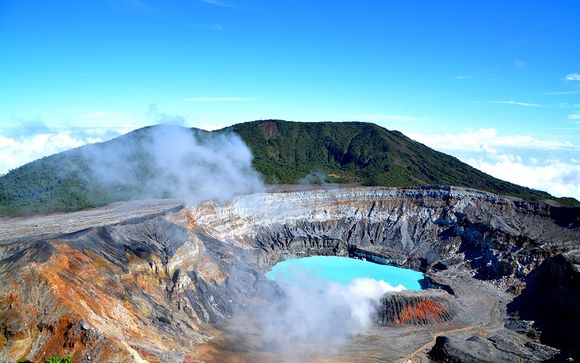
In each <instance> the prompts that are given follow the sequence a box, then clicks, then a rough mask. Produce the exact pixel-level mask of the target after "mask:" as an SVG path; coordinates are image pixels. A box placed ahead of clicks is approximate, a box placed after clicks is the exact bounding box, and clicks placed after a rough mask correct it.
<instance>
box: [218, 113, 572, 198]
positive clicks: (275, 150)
mask: <svg viewBox="0 0 580 363" xmlns="http://www.w3.org/2000/svg"><path fill="white" fill-rule="evenodd" d="M224 130H231V131H234V132H236V133H237V134H239V135H240V136H241V137H242V139H243V140H244V141H245V142H246V144H248V146H249V147H250V148H251V149H252V151H253V153H254V166H255V167H256V169H257V170H258V171H259V172H260V173H262V174H263V175H264V176H265V178H266V181H268V182H271V183H296V182H298V181H299V180H300V179H302V178H305V177H307V176H308V174H309V173H312V172H313V171H321V172H323V173H325V174H326V177H327V179H328V181H330V182H339V183H345V182H359V183H363V184H366V185H381V186H393V187H401V186H417V185H435V184H437V185H455V186H465V187H470V188H475V189H480V190H485V191H490V192H493V193H497V194H504V195H511V196H516V197H520V198H523V199H532V200H533V199H554V197H553V196H551V195H550V194H548V193H546V192H542V191H538V190H534V189H530V188H526V187H522V186H519V185H516V184H512V183H509V182H506V181H503V180H500V179H497V178H494V177H492V176H490V175H488V174H485V173H483V172H481V171H479V170H477V169H475V168H473V167H471V166H469V165H467V164H465V163H463V162H461V161H459V160H458V159H457V158H455V157H453V156H450V155H447V154H444V153H441V152H438V151H435V150H433V149H431V148H429V147H427V146H425V145H423V144H421V143H418V142H416V141H414V140H411V139H409V138H408V137H406V136H405V135H403V134H402V133H400V132H398V131H389V130H386V129H384V128H382V127H380V126H377V125H375V124H371V123H364V122H340V123H336V122H311V123H308V122H288V121H280V120H268V121H254V122H245V123H241V124H237V125H233V126H231V127H228V128H226V129H224ZM306 179H307V181H308V178H306ZM561 199H562V198H561Z"/></svg>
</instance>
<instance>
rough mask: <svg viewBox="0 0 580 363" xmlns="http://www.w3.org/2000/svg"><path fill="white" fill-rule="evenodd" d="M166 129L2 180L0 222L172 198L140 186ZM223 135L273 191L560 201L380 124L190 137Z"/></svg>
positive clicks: (60, 157) (257, 124)
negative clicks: (101, 164)
mask: <svg viewBox="0 0 580 363" xmlns="http://www.w3.org/2000/svg"><path fill="white" fill-rule="evenodd" d="M163 127H167V126H152V127H146V128H143V129H139V130H135V131H133V132H131V133H128V134H126V135H123V136H120V137H118V138H115V139H113V140H111V141H107V142H104V143H100V144H95V145H87V146H83V147H80V148H77V149H73V150H68V151H65V152H62V153H59V154H55V155H51V156H49V157H45V158H42V159H39V160H36V161H33V162H31V163H29V164H26V165H24V166H22V167H20V168H18V169H15V170H12V171H11V172H9V173H8V174H6V175H4V176H2V177H0V214H13V213H19V214H21V213H36V212H50V211H72V210H78V209H82V208H87V207H93V206H99V205H103V204H106V203H110V202H114V201H119V200H127V199H131V198H135V197H139V196H143V195H146V196H147V197H167V196H171V190H170V188H165V189H162V190H155V191H153V192H152V191H150V190H144V189H146V188H145V186H144V185H143V184H142V183H140V182H139V181H142V180H147V179H148V178H151V176H152V175H154V174H155V170H154V169H153V168H152V167H151V165H152V162H151V160H150V158H151V156H150V153H148V152H147V151H148V150H147V148H148V145H149V142H150V141H151V140H150V139H151V138H152V137H153V136H152V135H153V132H154V131H155V130H158V129H159V128H163ZM223 131H226V132H227V131H230V132H235V133H237V134H238V135H239V136H240V137H241V138H242V139H243V141H244V142H245V143H246V144H247V145H248V147H249V148H250V149H251V151H252V153H253V155H254V160H253V165H254V167H255V168H256V170H257V171H259V172H260V173H261V174H262V175H263V176H264V178H265V180H266V181H267V182H269V183H290V184H291V183H298V182H304V181H306V182H319V181H329V182H337V183H351V182H352V183H361V184H364V185H380V186H396V187H405V186H417V185H455V186H465V187H471V188H475V189H480V190H486V191H490V192H494V193H497V194H504V195H511V196H516V197H520V198H523V199H532V200H534V199H556V198H554V197H552V196H551V195H550V194H548V193H546V192H542V191H537V190H533V189H529V188H525V187H521V186H518V185H515V184H512V183H508V182H505V181H502V180H499V179H496V178H493V177H491V176H489V175H487V174H485V173H482V172H481V171H479V170H477V169H475V168H472V167H470V166H469V165H467V164H465V163H462V162H461V161H459V160H458V159H456V158H454V157H452V156H449V155H446V154H443V153H440V152H437V151H435V150H433V149H430V148H428V147H426V146H425V145H423V144H420V143H418V142H415V141H413V140H411V139H409V138H408V137H406V136H405V135H403V134H402V133H400V132H397V131H389V130H386V129H384V128H382V127H379V126H377V125H374V124H369V123H362V122H344V123H332V122H312V123H307V122H288V121H280V120H268V121H253V122H246V123H241V124H237V125H233V126H231V127H228V128H225V129H223V130H218V131H215V132H212V133H208V132H206V131H203V130H196V129H192V130H191V135H192V137H194V138H197V139H200V138H201V139H203V138H204V137H206V136H207V135H215V133H220V132H223ZM166 147H168V148H171V147H175V146H174V145H166ZM111 150H114V151H115V152H111ZM118 150H121V151H122V152H123V157H122V158H119V157H118V155H117V151H118ZM87 155H93V156H94V155H100V156H101V157H100V158H101V159H103V157H102V155H106V158H117V159H118V160H116V159H115V160H113V161H111V162H110V163H108V164H106V168H104V169H105V170H101V171H100V173H102V174H111V175H116V176H117V178H118V179H119V181H116V180H115V181H114V182H107V183H102V182H98V180H99V178H97V177H96V175H94V170H93V169H94V168H93V166H94V165H92V164H94V162H93V159H91V158H88V157H87ZM101 169H103V168H101ZM200 177H202V176H200ZM560 200H561V201H563V202H570V201H571V202H572V203H577V201H575V200H566V199H560Z"/></svg>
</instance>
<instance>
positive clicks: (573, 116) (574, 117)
mask: <svg viewBox="0 0 580 363" xmlns="http://www.w3.org/2000/svg"><path fill="white" fill-rule="evenodd" d="M568 119H569V120H572V121H577V120H580V113H578V112H575V113H572V114H569V115H568Z"/></svg>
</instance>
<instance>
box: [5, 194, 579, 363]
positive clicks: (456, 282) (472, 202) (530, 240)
mask: <svg viewBox="0 0 580 363" xmlns="http://www.w3.org/2000/svg"><path fill="white" fill-rule="evenodd" d="M159 205H163V208H159V207H156V206H159ZM107 208H108V209H107ZM107 208H105V209H97V210H92V211H83V212H78V213H80V214H73V215H70V214H61V215H51V216H42V217H31V218H27V219H23V218H16V219H6V218H4V219H0V280H1V281H2V284H1V285H0V331H1V332H2V334H0V360H2V361H10V360H15V359H18V358H21V357H28V358H30V359H34V360H42V359H45V358H46V357H49V356H52V355H65V354H71V355H72V356H73V359H74V361H75V362H76V361H79V362H81V361H82V362H88V361H111V362H125V361H137V362H141V361H152V362H160V361H164V362H165V361H188V360H194V359H197V358H196V357H198V356H199V354H201V353H200V351H199V349H200V348H198V347H199V346H198V344H200V343H204V342H207V341H208V340H210V339H211V338H212V337H214V336H219V335H220V332H221V331H223V329H224V328H225V325H226V324H227V322H228V320H229V319H230V318H231V317H232V316H234V315H235V314H236V312H239V311H241V310H243V309H246V308H247V307H248V306H255V305H256V304H262V303H265V304H267V303H268V299H269V298H270V297H272V296H280V294H281V292H280V291H278V290H277V288H276V285H275V284H274V283H272V282H270V281H268V280H266V279H265V277H264V272H265V271H266V270H267V268H269V267H270V266H271V265H273V264H274V263H276V262H278V261H280V260H282V259H284V258H285V257H287V256H288V255H298V256H305V255H343V256H348V255H350V256H356V257H360V258H366V259H369V260H373V261H375V262H379V263H388V264H394V265H400V266H405V267H411V268H414V269H418V270H421V271H423V272H425V273H426V276H427V279H426V281H425V284H426V285H425V286H426V287H440V288H442V289H441V290H437V291H433V290H426V291H424V292H421V293H410V292H407V293H403V294H401V295H391V296H386V297H385V298H384V299H383V301H384V305H383V307H384V309H382V310H381V313H380V314H379V315H378V316H379V318H378V321H379V322H380V324H379V325H383V326H381V327H380V329H394V330H389V332H391V331H392V333H389V334H395V335H396V334H399V333H397V332H398V331H401V333H400V339H401V341H404V342H405V344H401V345H400V346H401V348H400V349H394V346H393V353H392V354H393V357H402V356H404V354H405V352H409V351H410V350H411V351H412V350H413V349H416V348H417V347H419V346H421V345H422V344H425V343H427V342H428V339H430V335H429V334H431V333H428V332H432V333H433V334H435V333H437V332H441V331H449V332H450V333H449V334H448V335H449V336H447V335H446V336H447V338H448V339H447V340H445V338H443V337H441V338H440V339H439V340H438V342H437V344H436V346H435V348H434V349H435V350H434V351H433V354H431V355H430V356H431V357H434V358H433V359H435V358H437V359H440V357H441V354H443V353H441V352H447V353H445V354H447V356H448V357H453V356H454V355H453V354H454V353H452V352H453V351H461V349H463V350H465V349H468V350H469V349H471V348H469V347H470V346H472V345H477V346H478V347H484V346H485V347H491V346H492V345H493V346H494V347H496V349H499V348H497V347H498V346H499V344H500V343H497V342H494V341H493V340H491V339H492V337H493V336H494V334H495V335H497V336H499V337H505V336H507V335H506V334H513V336H514V337H516V338H513V339H511V338H510V339H508V340H509V341H511V342H517V344H516V345H517V347H519V348H518V349H522V350H523V351H522V352H520V353H518V354H519V355H518V356H519V357H528V356H530V357H540V356H541V355H538V354H540V353H533V352H532V351H533V350H534V349H536V348H537V347H540V345H537V344H539V343H538V342H536V340H537V339H536V338H534V337H533V336H526V335H525V334H520V333H517V332H515V331H510V332H508V333H506V331H507V330H506V329H503V324H504V321H506V319H508V317H506V316H505V314H504V310H505V303H506V302H507V300H508V299H507V298H505V296H511V298H513V297H514V296H517V295H518V294H520V293H521V295H519V297H518V298H516V300H515V301H514V304H516V305H517V306H518V309H517V311H518V313H519V314H520V316H521V318H522V319H527V320H536V321H537V323H538V324H536V325H537V326H536V327H537V328H538V329H540V331H541V334H540V337H541V339H547V340H543V341H545V342H550V343H552V344H554V345H556V344H555V343H554V341H552V340H550V338H548V336H554V337H556V336H555V335H549V334H548V332H549V331H551V330H550V329H551V328H550V325H549V324H542V317H541V313H540V314H538V312H537V311H538V309H539V308H541V307H539V306H537V305H534V301H533V300H534V299H535V297H537V296H539V295H542V294H545V293H546V291H547V294H550V293H552V295H555V293H558V294H560V293H566V294H569V295H570V296H572V297H574V296H576V297H577V296H578V295H577V294H578V285H577V281H576V280H574V281H572V283H570V281H569V276H576V275H575V274H577V271H578V269H577V263H576V262H574V263H569V262H566V261H572V260H569V259H568V260H567V259H566V258H567V257H566V258H560V257H558V256H569V253H570V252H569V251H572V250H575V249H578V245H579V243H580V212H579V210H580V209H579V208H563V207H557V206H553V205H549V204H544V203H540V202H523V201H521V200H517V199H510V198H503V197H499V196H496V195H493V194H489V193H483V192H478V191H473V190H466V189H459V188H449V187H441V188H418V189H394V188H393V189H389V188H342V189H335V190H311V191H302V192H292V193H263V194H255V195H249V196H244V197H240V198H237V199H235V200H234V201H232V202H231V203H227V204H224V205H218V204H216V203H214V202H207V203H203V204H201V205H199V206H197V207H194V208H189V207H184V206H181V205H179V203H175V202H167V201H164V202H156V201H151V202H140V203H136V202H129V203H126V204H118V205H116V206H115V207H114V208H112V209H111V207H107ZM144 210H145V211H148V212H144ZM86 221H90V223H89V224H88V225H87V222H86ZM574 261H575V260H574ZM538 266H540V267H538ZM554 277H555V280H556V281H557V282H556V284H555V285H553V286H551V285H549V284H546V283H545V282H542V281H544V280H546V279H547V280H549V279H551V278H554ZM547 280H546V281H547ZM443 290H444V291H443ZM506 291H507V293H506ZM522 291H523V292H522ZM480 294H481V295H480ZM509 294H512V295H509ZM511 298H510V299H511ZM518 299H519V300H518ZM553 299H555V300H557V301H558V303H561V304H562V306H565V308H563V309H560V310H558V311H554V315H553V316H551V317H550V319H551V320H553V321H564V320H565V317H564V316H562V314H564V313H565V314H572V315H574V314H576V315H577V305H576V306H574V305H573V303H574V301H576V300H574V299H575V298H572V299H571V300H570V302H569V303H566V301H565V298H562V299H561V298H559V297H556V296H554V297H553ZM504 300H506V301H504ZM536 303H537V302H536ZM514 306H515V305H514ZM387 307H389V308H387ZM510 319H511V321H521V320H518V319H519V318H518V316H512V317H511V318H510ZM514 319H515V320H514ZM409 324H411V325H412V326H416V327H420V329H423V330H420V331H421V332H423V333H422V334H418V335H417V336H418V337H419V336H420V338H413V334H411V333H409V332H408V331H405V332H403V330H398V329H404V328H402V327H406V326H409ZM532 325H533V324H532ZM557 326H559V327H561V326H563V325H557ZM564 327H565V328H566V329H568V328H570V329H572V327H570V326H567V327H566V326H564ZM418 329H419V328H418ZM425 329H426V330H425ZM456 329H461V331H462V332H463V333H465V332H466V331H471V330H473V331H475V330H478V329H479V330H482V331H485V332H487V333H486V334H487V335H488V336H490V338H485V339H486V340H483V341H479V340H478V339H479V338H477V339H475V338H474V339H475V340H477V341H474V340H471V341H468V340H467V339H463V340H461V339H460V338H458V337H457V336H456V335H454V334H455V333H453V331H456ZM542 329H543V330H542ZM479 330H478V331H479ZM385 331H386V330H385ZM571 332H574V331H573V330H571ZM381 334H382V333H381ZM546 334H548V335H546ZM550 334H552V333H550ZM442 335H445V334H442ZM391 336H392V335H391ZM467 338H469V337H467ZM361 339H362V340H361V341H360V343H359V344H358V347H357V348H356V349H357V350H356V351H357V352H360V350H364V347H365V346H366V344H371V343H372V342H371V341H370V340H369V341H365V340H364V339H363V338H361ZM389 339H391V340H389V341H390V342H393V341H394V339H392V338H389ZM409 339H411V340H410V341H409ZM413 339H415V340H413ZM424 339H427V340H424ZM458 339H459V340H458ZM556 339H559V338H556ZM504 340H505V339H504ZM441 341H443V343H445V344H443V343H442V342H441ZM497 341H500V340H497ZM449 342H451V343H449ZM490 342H492V343H490ZM393 344H394V343H393ZM490 344H491V345H490ZM514 344H515V343H514ZM440 347H443V348H445V349H443V350H441V349H440ZM534 347H536V348H534ZM541 347H543V346H541ZM561 348H564V347H561ZM384 349H387V348H384ZM478 349H480V348H477V349H475V350H478ZM482 349H483V348H482ZM486 349H487V348H486ZM538 349H539V348H538ZM542 349H544V348H542ZM545 351H546V352H548V353H546V355H545V356H546V357H548V356H550V357H552V356H554V354H555V353H554V352H553V351H550V350H549V348H545ZM564 351H565V349H564ZM437 352H439V353H437ZM526 352H527V353H526ZM345 354H346V353H345ZM357 354H358V353H357ZM498 354H499V353H498ZM526 354H528V355H526ZM473 356H474V357H479V356H478V355H477V354H475V355H473ZM498 357H500V356H499V355H498ZM501 357H502V358H505V357H503V356H501ZM506 357H507V358H506V359H510V360H511V359H512V358H514V359H515V357H514V356H506ZM449 359H451V358H449ZM534 359H535V358H534Z"/></svg>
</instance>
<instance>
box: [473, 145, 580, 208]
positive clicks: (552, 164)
mask: <svg viewBox="0 0 580 363" xmlns="http://www.w3.org/2000/svg"><path fill="white" fill-rule="evenodd" d="M464 161H465V162H467V163H468V164H470V165H471V166H473V167H475V168H477V169H479V170H481V171H483V172H485V173H488V174H490V175H493V176H495V177H496V178H499V179H503V180H507V181H510V182H512V183H515V184H519V185H524V186H527V187H530V188H534V189H539V190H545V191H547V192H549V193H550V194H553V195H555V196H558V197H563V196H567V197H570V196H572V197H574V198H576V199H580V165H578V164H576V163H572V162H571V163H567V162H562V161H559V160H549V161H548V160H546V161H545V162H544V164H542V165H538V164H537V163H534V162H533V161H532V163H531V165H530V164H526V163H524V162H523V160H522V158H521V157H519V156H516V155H510V154H501V155H497V157H496V158H494V159H491V160H490V159H488V158H479V159H467V160H464Z"/></svg>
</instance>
